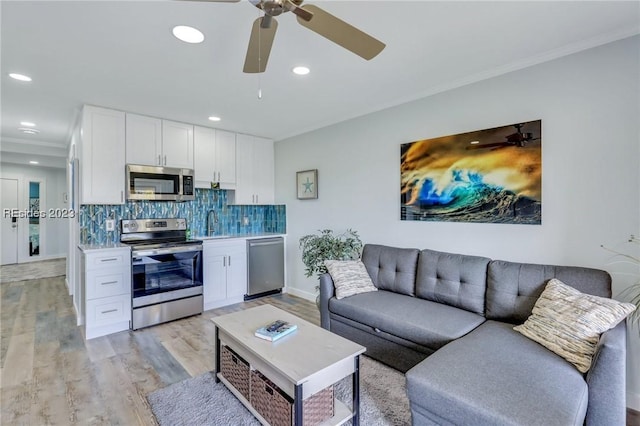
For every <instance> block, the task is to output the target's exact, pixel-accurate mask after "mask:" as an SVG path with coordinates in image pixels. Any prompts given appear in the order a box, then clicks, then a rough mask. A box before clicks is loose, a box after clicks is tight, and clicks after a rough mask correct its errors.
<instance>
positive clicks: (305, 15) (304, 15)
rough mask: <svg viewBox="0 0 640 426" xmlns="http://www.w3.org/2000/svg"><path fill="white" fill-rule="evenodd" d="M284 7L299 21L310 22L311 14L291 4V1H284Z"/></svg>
mask: <svg viewBox="0 0 640 426" xmlns="http://www.w3.org/2000/svg"><path fill="white" fill-rule="evenodd" d="M299 3H301V2H299ZM284 7H285V8H286V9H287V10H288V11H290V12H293V13H294V14H295V15H296V16H298V17H299V18H301V19H304V20H305V21H310V20H311V18H313V13H311V12H309V11H308V10H305V9H303V8H301V7H300V6H298V5H297V4H295V3H293V2H292V1H291V0H285V1H284Z"/></svg>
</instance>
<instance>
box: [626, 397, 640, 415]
mask: <svg viewBox="0 0 640 426" xmlns="http://www.w3.org/2000/svg"><path fill="white" fill-rule="evenodd" d="M627 408H630V409H632V410H634V411H638V412H640V394H638V393H632V392H627Z"/></svg>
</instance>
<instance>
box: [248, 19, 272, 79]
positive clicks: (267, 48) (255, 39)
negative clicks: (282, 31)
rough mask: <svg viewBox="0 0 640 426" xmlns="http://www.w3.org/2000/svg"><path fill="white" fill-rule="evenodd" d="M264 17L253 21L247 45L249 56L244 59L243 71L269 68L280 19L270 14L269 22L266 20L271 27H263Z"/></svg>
mask: <svg viewBox="0 0 640 426" xmlns="http://www.w3.org/2000/svg"><path fill="white" fill-rule="evenodd" d="M263 19H264V17H262V18H258V19H256V20H255V21H253V27H252V28H251V38H250V39H249V47H247V56H246V57H245V59H244V68H243V69H242V71H244V72H246V73H259V72H264V70H265V69H266V68H267V61H268V60H269V53H270V52H271V46H273V39H274V38H275V36H276V30H277V29H278V21H276V20H275V18H272V17H271V16H270V17H269V18H268V20H267V22H269V21H270V22H269V23H267V22H265V25H267V24H268V25H269V27H268V28H262V20H263Z"/></svg>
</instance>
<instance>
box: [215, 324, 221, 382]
mask: <svg viewBox="0 0 640 426" xmlns="http://www.w3.org/2000/svg"><path fill="white" fill-rule="evenodd" d="M219 372H220V335H219V333H218V327H217V326H216V373H215V379H216V383H219V382H220V379H219V378H218V373H219Z"/></svg>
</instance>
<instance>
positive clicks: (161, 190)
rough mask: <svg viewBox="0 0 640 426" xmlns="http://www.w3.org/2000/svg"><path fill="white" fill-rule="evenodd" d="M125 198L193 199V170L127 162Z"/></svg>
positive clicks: (157, 199)
mask: <svg viewBox="0 0 640 426" xmlns="http://www.w3.org/2000/svg"><path fill="white" fill-rule="evenodd" d="M126 173H127V175H126V187H127V200H156V201H189V200H193V199H194V189H193V182H194V181H193V170H192V169H177V168H173V167H158V166H143V165H138V164H127V171H126Z"/></svg>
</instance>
